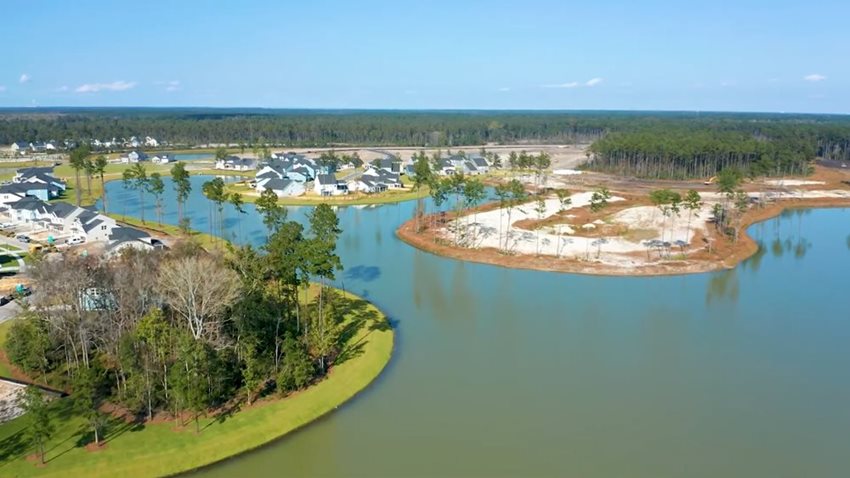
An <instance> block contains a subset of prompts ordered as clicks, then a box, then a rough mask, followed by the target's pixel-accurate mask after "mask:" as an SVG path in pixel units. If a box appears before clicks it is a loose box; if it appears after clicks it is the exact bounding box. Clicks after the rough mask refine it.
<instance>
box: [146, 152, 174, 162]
mask: <svg viewBox="0 0 850 478" xmlns="http://www.w3.org/2000/svg"><path fill="white" fill-rule="evenodd" d="M173 162H174V157H173V156H170V155H168V154H165V153H162V154H155V155H153V156H151V163H153V164H168V163H173Z"/></svg>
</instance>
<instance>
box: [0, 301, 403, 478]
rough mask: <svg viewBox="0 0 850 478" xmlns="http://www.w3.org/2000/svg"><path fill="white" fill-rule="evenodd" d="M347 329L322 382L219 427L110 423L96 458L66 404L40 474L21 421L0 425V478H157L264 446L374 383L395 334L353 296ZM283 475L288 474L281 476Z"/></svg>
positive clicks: (209, 423) (208, 422)
mask: <svg viewBox="0 0 850 478" xmlns="http://www.w3.org/2000/svg"><path fill="white" fill-rule="evenodd" d="M346 297H347V298H348V299H349V306H350V307H349V310H351V313H350V315H349V318H348V324H349V325H352V327H354V326H355V325H353V324H359V327H357V328H356V332H355V333H354V334H353V335H352V336H351V338H350V339H349V340H348V342H347V346H346V351H344V355H348V358H347V359H346V360H344V361H343V362H342V363H340V364H338V365H336V366H334V368H333V369H332V370H331V372H330V374H329V375H328V376H327V377H326V378H325V379H324V380H322V381H321V382H319V383H317V384H315V385H313V386H311V387H310V388H308V389H307V390H304V391H301V392H298V393H297V394H294V395H292V396H290V397H287V398H284V399H279V400H274V401H270V402H266V403H260V404H258V405H256V406H251V407H248V408H247V409H244V410H241V411H237V412H236V413H234V414H233V415H231V416H227V417H224V418H223V419H222V420H216V419H214V418H209V419H203V420H202V423H201V427H202V429H203V430H202V432H201V433H200V434H196V433H195V426H194V423H189V424H187V425H186V427H185V429H180V430H175V429H174V428H175V423H174V422H170V423H156V424H142V425H136V426H133V425H124V424H120V425H118V424H114V425H113V426H112V430H111V431H109V433H108V434H107V437H106V445H105V446H104V448H103V449H101V450H98V451H96V452H89V451H87V450H86V449H85V448H84V444H85V443H86V442H87V441H88V439H87V438H86V436H87V433H88V431H87V427H86V426H85V424H84V423H83V421H82V419H80V418H79V417H77V416H75V415H74V414H73V412H72V411H71V409H70V406H69V403H70V401H69V400H67V399H65V400H61V401H59V402H58V403H56V405H55V406H54V413H55V414H56V416H57V417H63V418H62V421H61V422H59V423H57V431H56V433H55V435H54V438H53V439H51V441H50V443H49V444H48V446H47V449H48V450H49V452H48V454H47V459H48V460H49V461H48V463H47V465H46V466H45V467H36V466H35V465H34V464H32V463H31V462H29V461H26V460H25V458H24V457H25V456H26V455H28V454H30V453H32V447H31V446H29V445H28V440H27V439H26V438H25V433H24V429H25V427H26V426H27V417H26V416H23V417H20V418H18V419H16V420H13V421H12V422H10V423H8V424H5V425H2V426H0V476H4V477H5V476H8V477H17V476H61V477H63V478H64V477H71V476H85V477H88V478H96V477H112V476H131V477H133V478H141V477H146V476H163V475H171V474H174V473H179V472H182V471H187V470H191V469H193V468H197V467H200V466H203V465H206V464H210V463H214V462H216V461H220V460H222V459H224V458H227V457H229V456H233V455H237V454H239V453H242V452H245V451H247V450H250V449H253V448H256V447H258V446H260V445H263V444H265V443H267V442H269V441H271V440H274V439H275V438H278V437H281V436H283V435H285V434H287V433H289V432H291V431H293V430H295V429H297V428H299V427H301V426H304V425H306V424H308V423H310V422H311V421H313V420H315V419H317V418H319V417H321V416H322V415H324V414H326V413H329V412H331V411H332V410H334V409H335V408H337V407H338V406H339V405H341V404H342V403H344V402H345V401H346V400H348V399H350V398H351V397H353V396H354V395H355V394H356V393H357V392H359V391H360V390H362V389H363V388H365V387H366V386H367V385H369V383H370V382H372V380H374V379H375V378H376V377H377V376H378V374H380V372H381V370H383V368H384V366H385V365H386V364H387V362H388V361H389V359H390V355H391V354H392V348H393V332H392V330H391V329H390V328H389V326H388V324H387V322H386V318H385V317H384V316H383V315H382V314H381V313H380V312H379V311H378V310H377V309H376V308H375V307H374V306H372V305H371V304H369V303H367V302H366V301H364V300H362V299H359V298H356V297H354V296H351V295H346ZM280 473H281V475H285V474H286V470H280Z"/></svg>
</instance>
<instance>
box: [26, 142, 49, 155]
mask: <svg viewBox="0 0 850 478" xmlns="http://www.w3.org/2000/svg"><path fill="white" fill-rule="evenodd" d="M30 149H31V150H32V151H34V152H36V153H41V152H44V151H46V150H47V146H45V144H44V141H36V142H35V143H30Z"/></svg>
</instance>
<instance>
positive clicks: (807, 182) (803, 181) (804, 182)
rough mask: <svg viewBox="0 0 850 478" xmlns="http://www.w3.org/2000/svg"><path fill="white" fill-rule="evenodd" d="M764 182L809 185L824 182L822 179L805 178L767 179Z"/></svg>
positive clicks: (774, 184)
mask: <svg viewBox="0 0 850 478" xmlns="http://www.w3.org/2000/svg"><path fill="white" fill-rule="evenodd" d="M764 183H765V184H769V185H771V186H810V185H817V184H826V183H825V182H824V181H810V180H806V179H768V180H766V181H765V182H764Z"/></svg>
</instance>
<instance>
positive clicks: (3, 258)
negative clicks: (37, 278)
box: [0, 251, 18, 267]
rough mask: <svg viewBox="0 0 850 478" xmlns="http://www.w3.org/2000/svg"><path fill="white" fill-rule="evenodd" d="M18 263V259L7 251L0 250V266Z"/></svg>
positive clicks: (10, 265)
mask: <svg viewBox="0 0 850 478" xmlns="http://www.w3.org/2000/svg"><path fill="white" fill-rule="evenodd" d="M17 265H18V259H17V258H16V257H15V256H13V255H12V254H9V253H7V252H2V251H0V267H12V266H17Z"/></svg>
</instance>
